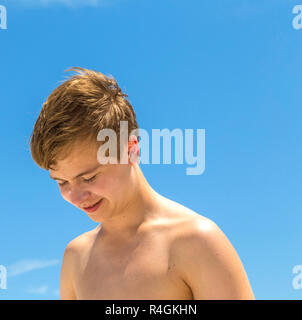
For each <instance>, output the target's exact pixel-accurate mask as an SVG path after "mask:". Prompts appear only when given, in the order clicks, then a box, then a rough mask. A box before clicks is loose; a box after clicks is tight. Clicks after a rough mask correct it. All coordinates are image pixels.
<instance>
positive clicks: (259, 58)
mask: <svg viewBox="0 0 302 320" xmlns="http://www.w3.org/2000/svg"><path fill="white" fill-rule="evenodd" d="M296 4H298V1H291V0H274V1H271V0H253V1H251V0H250V1H247V0H229V1H227V5H226V1H225V0H204V1H200V0H190V1H179V0H164V1H163V0H115V1H110V0H108V1H80V0H78V1H72V0H69V1H67V0H65V1H63V0H54V1H51V0H48V1H42V0H41V1H27V0H19V1H18V0H9V1H8V0H0V5H5V6H6V8H7V30H0V96H1V100H0V106H1V111H2V117H1V120H0V121H1V126H0V133H1V148H2V152H1V158H0V164H1V168H2V170H1V180H2V183H1V187H0V188H1V189H0V191H1V204H2V210H1V215H0V265H4V266H5V267H7V270H8V278H7V289H6V290H3V289H0V299H58V298H59V295H58V292H59V273H60V266H61V261H62V256H63V252H64V249H65V246H66V245H67V243H68V242H69V241H70V240H71V239H73V238H75V237H76V236H78V235H79V234H81V233H83V232H86V231H88V230H91V229H93V228H94V227H95V226H96V223H94V222H93V221H91V220H89V218H88V217H87V216H86V215H85V213H84V212H82V211H80V210H79V209H77V208H75V207H73V206H72V205H70V204H69V203H67V202H66V201H64V200H63V199H62V198H61V196H60V193H59V190H58V187H57V185H56V182H55V181H52V180H50V179H49V177H48V172H47V171H45V170H42V169H40V168H39V167H38V166H37V165H36V164H35V163H34V162H33V161H32V158H31V155H30V152H29V146H28V139H29V136H30V134H31V131H32V128H33V125H34V122H35V120H36V118H37V116H38V114H39V112H40V109H41V106H42V102H43V101H44V100H45V99H46V98H47V96H48V95H49V94H50V92H51V91H52V90H53V89H54V88H55V87H56V86H57V85H58V84H59V83H60V81H62V80H63V79H64V77H65V76H66V75H67V74H66V73H64V70H66V69H68V68H70V67H73V66H80V67H84V68H90V69H95V70H98V71H100V72H102V73H105V74H107V75H108V74H111V75H113V76H114V77H115V78H116V79H117V81H118V82H119V85H120V86H121V88H122V89H123V90H124V91H125V92H126V93H127V94H128V95H129V98H130V101H131V103H132V104H133V106H134V108H135V110H136V113H137V119H138V123H139V125H140V127H141V128H144V129H146V130H151V129H163V128H169V129H170V130H172V129H174V128H181V129H185V128H192V129H195V130H196V129H197V128H201V129H205V133H206V152H205V154H206V155H205V159H206V162H205V163H206V165H205V166H206V167H205V171H204V173H203V174H202V175H195V176H188V175H186V174H185V172H186V167H187V165H186V164H183V165H169V166H168V165H142V170H143V173H144V174H145V176H146V178H147V180H148V181H149V183H150V184H151V186H152V187H153V188H154V189H155V190H156V191H157V192H159V193H161V194H162V195H164V196H166V197H168V198H170V199H173V200H175V201H177V202H179V203H181V204H183V205H185V206H187V207H189V208H190V209H192V210H194V211H196V212H198V213H199V214H201V215H204V216H206V217H208V218H209V219H211V220H213V221H214V222H216V224H217V225H218V226H219V227H220V228H221V229H222V230H223V232H224V233H225V234H226V236H227V237H228V238H229V240H230V241H231V243H232V244H233V246H234V247H235V249H236V251H237V253H238V254H239V256H240V259H241V261H242V262H243V265H244V267H245V269H246V272H247V275H248V277H249V280H250V283H251V286H252V288H253V291H254V294H255V297H256V299H301V298H302V289H301V290H295V289H294V288H293V286H292V281H293V278H294V274H293V273H292V269H293V267H294V266H295V265H302V254H301V252H302V251H301V244H302V235H301V226H302V218H301V207H302V201H301V181H302V172H301V160H302V150H301V139H302V111H301V90H302V80H301V70H302V59H301V53H302V52H301V51H302V30H295V29H294V28H293V27H292V20H293V18H294V14H293V13H292V9H293V7H294V5H296ZM301 4H302V1H301Z"/></svg>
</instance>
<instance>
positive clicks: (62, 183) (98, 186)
mask: <svg viewBox="0 0 302 320" xmlns="http://www.w3.org/2000/svg"><path fill="white" fill-rule="evenodd" d="M97 151H98V145H97V144H96V143H93V142H89V143H88V142H86V143H85V142H79V143H77V144H75V146H74V147H73V148H72V150H71V152H70V153H69V154H68V156H67V157H66V158H65V159H63V160H58V162H57V165H56V166H55V167H54V168H53V169H50V170H49V173H50V177H52V178H56V179H55V180H57V182H58V185H59V189H60V192H61V195H62V197H63V198H64V199H65V200H66V201H68V202H70V203H71V204H73V205H74V206H76V207H78V208H79V209H81V210H83V211H84V212H86V213H87V214H88V216H89V217H90V218H91V219H92V220H94V221H96V222H102V220H103V219H102V217H103V216H108V215H111V214H112V213H113V212H119V211H120V210H122V209H123V208H124V207H126V206H127V205H128V200H129V199H131V194H132V192H133V190H134V179H133V170H132V169H133V165H132V164H131V163H130V161H129V163H128V164H110V163H108V164H105V165H101V164H100V163H99V162H98V160H97ZM82 173H84V174H82ZM80 174H82V175H81V176H78V175H80ZM99 201H100V203H99V206H96V207H97V209H96V210H94V211H93V212H91V210H89V209H87V207H89V206H92V205H94V204H96V203H97V202H99Z"/></svg>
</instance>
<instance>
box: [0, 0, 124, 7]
mask: <svg viewBox="0 0 302 320" xmlns="http://www.w3.org/2000/svg"><path fill="white" fill-rule="evenodd" d="M119 1H121V0H2V1H1V2H2V3H4V4H5V3H9V4H12V3H13V4H15V5H20V6H29V7H37V6H40V7H49V6H52V5H63V6H66V7H82V6H86V7H87V6H89V7H100V6H108V5H112V4H115V3H117V2H119Z"/></svg>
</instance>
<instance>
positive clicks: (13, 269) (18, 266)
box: [7, 259, 59, 277]
mask: <svg viewBox="0 0 302 320" xmlns="http://www.w3.org/2000/svg"><path fill="white" fill-rule="evenodd" d="M57 264H59V260H58V259H54V260H38V259H35V260H33V259H32V260H30V259H27V260H20V261H18V262H17V263H14V264H13V265H11V266H8V268H7V275H8V276H9V277H13V276H17V275H19V274H22V273H25V272H29V271H32V270H37V269H42V268H47V267H50V266H55V265H57Z"/></svg>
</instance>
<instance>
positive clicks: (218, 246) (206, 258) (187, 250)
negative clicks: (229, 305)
mask: <svg viewBox="0 0 302 320" xmlns="http://www.w3.org/2000/svg"><path fill="white" fill-rule="evenodd" d="M188 234H189V236H186V237H185V239H182V241H181V242H179V243H178V249H177V260H178V264H179V266H180V270H181V274H182V275H183V280H184V281H185V282H186V283H187V285H188V286H189V287H190V288H191V290H192V293H193V297H194V300H203V299H208V300H230V299H231V300H237V299H238V300H248V299H252V300H253V299H255V298H254V295H253V291H252V289H251V286H250V284H249V281H248V278H247V275H246V273H245V270H244V267H243V265H242V263H241V261H240V258H239V256H238V255H237V253H236V251H235V249H234V248H233V246H232V244H231V243H230V241H229V240H228V239H227V237H226V236H225V235H224V233H223V232H222V231H221V230H220V228H219V227H218V226H217V225H216V224H215V223H214V222H213V221H211V220H209V221H208V222H205V223H201V224H199V225H197V226H196V225H195V226H194V227H192V230H191V232H189V233H188Z"/></svg>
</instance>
